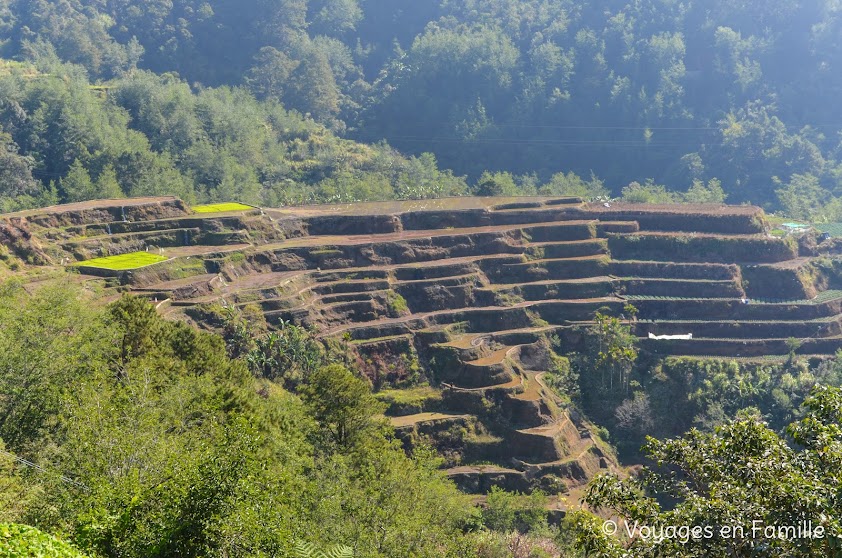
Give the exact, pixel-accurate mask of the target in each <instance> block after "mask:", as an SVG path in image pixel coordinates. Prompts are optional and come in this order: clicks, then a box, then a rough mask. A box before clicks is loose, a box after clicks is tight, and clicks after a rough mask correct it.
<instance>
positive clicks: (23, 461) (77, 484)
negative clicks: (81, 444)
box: [0, 449, 90, 491]
mask: <svg viewBox="0 0 842 558" xmlns="http://www.w3.org/2000/svg"><path fill="white" fill-rule="evenodd" d="M0 453H2V454H3V455H8V456H9V457H11V458H12V459H14V460H15V461H17V462H18V463H20V464H21V465H24V466H26V467H29V468H31V469H36V470H38V471H40V472H42V473H49V471H47V469H45V468H44V467H41V466H40V465H37V464H35V463H33V462H32V461H29V460H27V459H24V458H23V457H18V456H17V455H15V454H14V453H11V452H8V451H6V450H3V449H0ZM58 478H59V479H60V480H61V481H62V482H65V483H67V484H72V485H73V486H75V487H77V488H81V489H82V490H85V491H88V490H90V489H89V488H88V487H87V486H86V485H84V484H82V483H81V482H79V481H75V480H73V479H71V478H70V477H65V476H64V475H59V477H58Z"/></svg>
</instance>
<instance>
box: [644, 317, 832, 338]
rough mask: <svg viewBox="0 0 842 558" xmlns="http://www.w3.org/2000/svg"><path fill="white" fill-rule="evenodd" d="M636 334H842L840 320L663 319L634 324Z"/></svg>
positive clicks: (829, 335) (747, 335)
mask: <svg viewBox="0 0 842 558" xmlns="http://www.w3.org/2000/svg"><path fill="white" fill-rule="evenodd" d="M634 333H635V334H636V335H638V336H640V337H647V335H648V334H649V333H654V334H655V335H682V334H686V333H692V334H693V337H694V338H697V337H707V338H712V339H731V338H733V339H752V338H753V339H785V338H788V337H797V338H799V339H801V338H808V337H836V336H839V335H842V328H840V324H839V319H836V320H833V321H827V322H804V321H784V322H730V321H722V322H698V321H696V322H692V321H688V322H659V323H639V322H638V323H637V324H634Z"/></svg>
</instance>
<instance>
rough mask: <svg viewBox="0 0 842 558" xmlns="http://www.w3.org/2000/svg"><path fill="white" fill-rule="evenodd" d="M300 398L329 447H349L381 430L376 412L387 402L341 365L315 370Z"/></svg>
mask: <svg viewBox="0 0 842 558" xmlns="http://www.w3.org/2000/svg"><path fill="white" fill-rule="evenodd" d="M301 398H302V399H303V401H304V403H305V404H306V405H307V407H308V408H309V409H310V412H311V413H312V415H313V418H314V419H316V422H318V423H319V426H320V428H321V431H322V432H323V433H324V435H325V438H326V442H327V447H330V446H335V447H338V448H340V449H345V450H347V449H350V448H352V447H353V446H354V445H356V444H359V443H362V442H363V441H364V440H365V439H366V438H367V437H368V436H371V435H374V434H377V433H379V432H380V428H381V425H382V423H381V421H380V420H379V419H377V418H376V415H378V414H380V413H382V412H383V410H384V409H385V407H384V405H383V404H382V403H380V402H379V401H378V400H377V399H376V398H375V397H374V396H373V395H372V394H371V391H370V388H369V386H368V385H367V384H366V383H365V382H364V381H363V380H361V379H360V378H358V377H356V376H355V375H354V374H353V373H352V372H351V371H350V370H348V369H347V368H345V367H344V366H342V365H339V364H331V365H329V366H324V367H322V368H319V369H318V370H316V371H315V372H313V373H312V374H311V375H310V377H309V378H307V381H306V383H305V384H304V385H303V386H302V387H301Z"/></svg>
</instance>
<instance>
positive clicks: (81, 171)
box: [59, 159, 97, 202]
mask: <svg viewBox="0 0 842 558" xmlns="http://www.w3.org/2000/svg"><path fill="white" fill-rule="evenodd" d="M59 188H60V189H61V190H62V192H63V193H64V199H65V200H66V201H68V202H77V201H85V200H93V199H96V198H97V189H96V187H95V186H94V183H93V181H92V180H91V177H90V175H89V174H88V171H87V170H85V166H84V165H83V164H82V162H81V161H79V159H76V160H75V161H74V162H73V164H72V165H70V170H69V171H68V173H67V176H65V177H64V178H62V179H61V181H60V182H59Z"/></svg>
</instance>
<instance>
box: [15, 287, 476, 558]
mask: <svg viewBox="0 0 842 558" xmlns="http://www.w3.org/2000/svg"><path fill="white" fill-rule="evenodd" d="M90 302H91V301H90V300H87V298H86V296H85V295H84V294H83V293H82V292H80V291H78V290H75V289H71V288H66V287H57V286H47V287H45V288H43V289H41V290H39V292H38V293H36V294H35V295H29V294H28V293H27V292H26V291H25V290H24V289H23V288H21V287H20V286H19V285H16V284H13V283H6V284H3V285H2V286H0V321H2V323H3V324H4V327H3V328H2V329H0V394H1V395H0V439H3V440H5V443H6V448H7V450H8V451H9V452H10V453H12V454H14V455H16V456H18V457H20V458H24V459H26V460H28V461H30V462H32V463H33V464H35V465H37V466H38V467H40V469H37V468H34V467H17V466H13V465H11V464H9V463H6V461H4V462H3V463H0V490H2V492H0V502H5V501H10V500H12V499H15V500H18V501H20V502H22V504H21V505H19V506H18V507H17V508H16V509H13V510H4V517H2V518H0V520H3V521H13V522H18V523H26V524H29V525H33V526H37V527H38V528H40V529H43V530H44V531H45V532H50V533H59V532H60V533H64V534H66V536H65V538H66V540H68V541H72V542H73V543H74V544H76V545H77V546H78V547H79V548H81V549H82V550H83V551H85V552H88V553H90V554H92V555H96V556H105V557H109V556H113V557H117V556H119V557H133V556H137V557H140V556H143V557H155V556H161V557H163V556H292V555H294V554H293V553H294V550H295V544H296V542H297V541H301V542H306V543H312V544H314V545H316V547H317V548H322V549H331V548H333V547H334V546H336V545H344V546H347V547H349V548H351V549H353V551H354V556H358V557H379V556H394V557H398V556H401V557H403V556H419V557H426V556H429V557H431V558H432V557H434V556H436V557H437V556H454V557H455V556H468V555H470V554H471V551H470V549H469V539H468V538H466V537H465V535H464V533H463V531H464V529H465V528H466V526H467V525H469V524H471V522H474V523H475V521H474V520H473V519H472V517H474V514H475V512H474V511H473V507H472V506H471V505H470V503H469V502H468V501H467V500H466V499H465V497H464V496H462V495H461V494H459V493H458V492H457V490H456V489H455V487H454V486H453V485H452V484H451V483H449V482H448V481H446V480H445V479H444V478H443V476H442V474H441V472H440V471H439V470H438V468H437V465H438V461H437V459H436V458H435V456H434V454H433V453H432V452H430V451H425V450H423V449H421V450H419V451H417V452H415V454H414V455H413V456H411V457H407V456H406V454H405V453H404V451H403V449H402V447H401V446H400V444H399V443H397V442H396V441H395V440H393V439H392V438H391V436H390V435H389V434H388V432H387V431H386V430H385V429H384V424H383V422H382V421H381V420H380V419H377V418H376V417H374V416H372V414H371V412H370V411H371V410H373V409H375V407H376V408H379V406H378V404H377V403H376V401H374V400H373V398H372V396H371V395H370V393H369V391H368V389H365V388H366V386H365V383H364V382H363V381H362V380H361V379H359V378H358V377H356V376H355V375H354V374H352V373H351V372H350V371H348V370H345V369H344V368H341V367H334V368H331V369H325V371H321V370H317V371H316V372H315V373H314V374H315V375H316V377H317V378H318V380H317V384H313V385H312V388H311V387H310V386H311V383H310V380H309V378H307V377H304V378H302V379H301V386H302V388H301V389H302V392H306V394H307V395H306V397H305V398H304V400H303V401H302V399H299V398H298V397H297V396H296V395H293V394H292V393H290V392H288V391H286V390H285V389H283V388H282V387H281V386H280V385H278V384H275V383H273V382H270V381H268V380H266V379H262V378H255V377H254V376H253V375H252V374H251V373H250V372H249V371H248V369H247V367H246V364H245V362H244V361H242V360H232V359H230V358H229V357H228V356H227V354H226V348H225V345H224V342H223V341H222V339H221V338H220V337H218V336H216V335H213V334H209V333H204V332H199V331H196V330H194V329H192V328H190V327H189V326H187V325H184V324H180V323H170V322H166V321H164V320H162V319H161V318H159V317H158V315H157V314H156V313H155V311H154V308H152V306H151V305H150V304H149V303H147V302H146V301H143V300H141V299H137V298H133V297H126V298H124V299H121V300H120V301H118V302H116V303H114V304H112V305H111V306H110V307H108V308H107V309H102V308H98V307H96V306H95V305H92V304H90ZM22 340H25V342H21V341H22ZM328 370H330V371H332V372H328ZM323 398H330V400H331V401H334V400H335V401H342V405H331V404H329V403H328V402H327V401H325V400H324V399H323ZM314 417H315V418H314ZM28 494H37V496H38V497H37V498H32V497H30V498H27V497H26V495H28ZM6 515H9V517H6Z"/></svg>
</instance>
